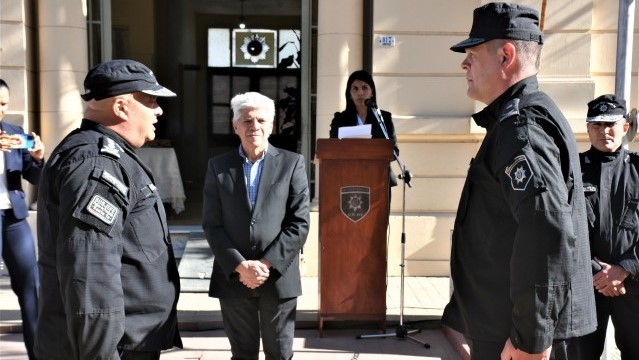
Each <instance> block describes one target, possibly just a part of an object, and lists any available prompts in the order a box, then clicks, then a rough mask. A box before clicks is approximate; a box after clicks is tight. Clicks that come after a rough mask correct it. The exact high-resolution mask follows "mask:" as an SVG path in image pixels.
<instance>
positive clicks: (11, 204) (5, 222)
mask: <svg viewBox="0 0 639 360" xmlns="http://www.w3.org/2000/svg"><path fill="white" fill-rule="evenodd" d="M8 106H9V86H8V85H7V83H6V82H4V80H2V79H0V129H1V130H2V132H1V133H0V148H1V149H2V151H3V152H4V155H2V154H0V163H2V164H0V212H1V213H2V221H1V222H0V254H1V255H2V259H3V260H4V262H5V263H6V264H7V268H8V270H9V275H10V276H11V288H12V289H13V291H14V292H15V294H16V296H17V297H18V302H19V303H20V312H21V315H22V333H23V334H24V344H25V346H26V348H27V354H28V355H29V359H35V356H34V354H33V337H34V333H35V328H36V320H37V319H36V317H37V313H38V287H39V286H40V280H39V277H38V268H37V263H36V255H35V244H34V241H33V234H32V233H31V228H29V224H28V223H27V216H28V215H29V208H28V207H27V203H26V201H25V194H24V191H23V190H22V179H23V178H24V179H25V180H27V181H28V182H30V183H32V184H37V183H38V180H39V179H40V171H41V170H42V166H43V164H44V145H43V144H42V141H40V137H39V136H37V135H36V134H35V133H33V137H34V142H33V147H31V148H24V147H23V145H24V141H23V140H20V139H21V138H18V137H16V135H24V131H23V130H22V128H21V127H19V126H16V125H11V124H8V123H6V122H4V121H3V119H4V115H5V112H6V110H7V108H8ZM16 141H17V142H16ZM17 146H18V147H17Z"/></svg>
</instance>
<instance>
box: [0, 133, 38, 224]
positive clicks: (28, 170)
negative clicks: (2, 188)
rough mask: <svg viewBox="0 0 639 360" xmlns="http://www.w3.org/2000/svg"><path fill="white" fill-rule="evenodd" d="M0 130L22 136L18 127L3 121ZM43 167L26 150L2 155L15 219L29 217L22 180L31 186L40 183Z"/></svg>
mask: <svg viewBox="0 0 639 360" xmlns="http://www.w3.org/2000/svg"><path fill="white" fill-rule="evenodd" d="M0 128H1V129H2V130H3V131H5V132H6V133H7V134H12V135H13V134H24V130H22V128H21V127H20V126H16V125H11V124H7V123H5V122H4V121H0ZM43 165H44V161H42V162H40V163H38V162H36V161H35V160H34V159H33V157H31V153H30V152H29V150H27V149H13V150H11V152H8V153H4V168H5V171H6V174H7V190H8V191H9V200H10V201H11V207H12V208H13V214H14V215H15V217H16V219H24V218H26V217H27V216H28V215H29V208H28V206H27V202H26V201H25V194H24V190H22V178H24V179H25V180H27V181H28V182H30V183H31V184H37V183H38V182H39V181H40V172H41V171H42V167H43Z"/></svg>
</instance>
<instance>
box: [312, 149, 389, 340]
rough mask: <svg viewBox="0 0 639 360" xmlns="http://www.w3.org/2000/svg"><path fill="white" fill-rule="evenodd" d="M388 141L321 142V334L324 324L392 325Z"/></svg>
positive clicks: (318, 151) (319, 156)
mask: <svg viewBox="0 0 639 360" xmlns="http://www.w3.org/2000/svg"><path fill="white" fill-rule="evenodd" d="M391 160H393V143H392V141H390V140H386V139H342V140H338V139H319V140H317V153H316V160H315V161H316V163H319V173H320V184H319V247H320V249H319V258H320V259H319V260H320V261H319V287H318V290H319V297H318V299H319V330H320V336H321V334H322V330H323V328H324V320H353V321H379V322H380V324H381V327H382V329H385V324H386V267H387V262H386V259H387V254H386V251H387V249H386V247H387V229H388V216H389V178H388V176H389V162H390V161H391Z"/></svg>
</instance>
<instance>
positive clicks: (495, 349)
mask: <svg viewBox="0 0 639 360" xmlns="http://www.w3.org/2000/svg"><path fill="white" fill-rule="evenodd" d="M466 341H467V342H468V345H469V346H470V359H471V360H499V359H501V352H502V350H504V345H505V344H506V340H504V341H503V342H492V341H478V340H471V339H468V338H467V339H466ZM570 345H571V342H570V341H569V340H554V341H553V343H552V352H551V353H550V360H581V358H578V357H574V356H570V355H569V353H570V354H572V353H573V350H572V349H571V347H570Z"/></svg>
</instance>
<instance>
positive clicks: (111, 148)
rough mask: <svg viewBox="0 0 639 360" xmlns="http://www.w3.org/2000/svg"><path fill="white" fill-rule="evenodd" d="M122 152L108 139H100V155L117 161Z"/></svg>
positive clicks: (120, 148) (116, 144) (119, 147)
mask: <svg viewBox="0 0 639 360" xmlns="http://www.w3.org/2000/svg"><path fill="white" fill-rule="evenodd" d="M122 152H124V150H123V149H122V147H121V146H120V145H118V143H116V142H115V141H114V140H113V139H111V138H110V137H106V136H103V137H102V138H100V154H106V155H109V156H112V157H114V158H116V159H119V158H120V156H121V155H120V153H122Z"/></svg>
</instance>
